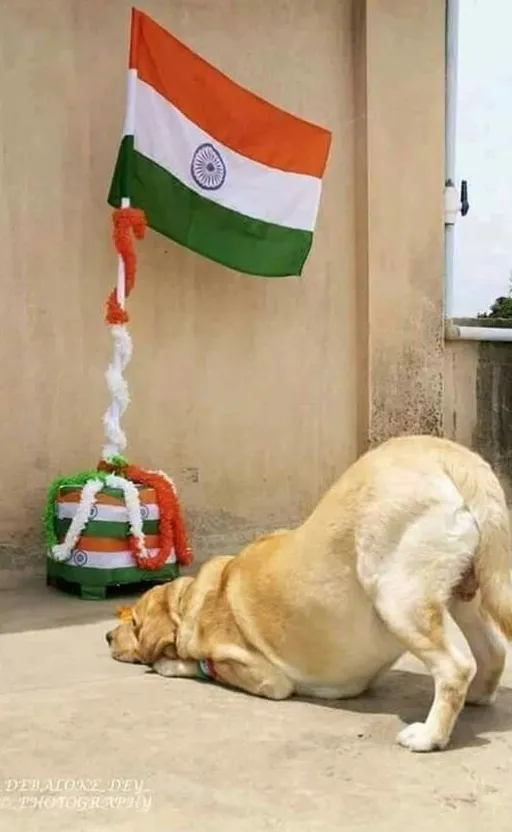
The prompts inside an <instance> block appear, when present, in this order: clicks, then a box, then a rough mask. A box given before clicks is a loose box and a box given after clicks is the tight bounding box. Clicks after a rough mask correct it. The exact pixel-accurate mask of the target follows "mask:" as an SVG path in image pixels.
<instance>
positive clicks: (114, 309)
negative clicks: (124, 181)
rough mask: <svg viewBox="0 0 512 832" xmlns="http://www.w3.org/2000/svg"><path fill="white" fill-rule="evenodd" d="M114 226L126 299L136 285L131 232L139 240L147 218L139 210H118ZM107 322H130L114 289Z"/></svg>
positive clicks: (113, 216)
mask: <svg viewBox="0 0 512 832" xmlns="http://www.w3.org/2000/svg"><path fill="white" fill-rule="evenodd" d="M112 221H113V224H114V230H113V238H114V245H115V247H116V251H117V253H118V254H119V255H120V256H121V257H122V258H123V262H124V273H125V284H126V289H125V292H126V297H128V296H129V294H130V292H131V291H132V289H133V287H134V285H135V268H136V265H137V255H136V254H135V246H134V245H133V238H132V235H131V232H132V231H133V233H134V235H135V237H136V238H137V239H138V240H142V239H143V238H144V234H145V233H146V226H147V223H146V217H145V215H144V211H141V210H140V209H139V208H116V210H115V211H113V213H112ZM105 317H106V320H107V323H109V324H111V325H112V324H126V323H128V321H129V316H128V312H127V311H126V309H123V308H122V306H120V304H119V301H118V300H117V290H116V289H113V290H112V292H111V293H110V295H109V297H108V300H107V311H106V316H105Z"/></svg>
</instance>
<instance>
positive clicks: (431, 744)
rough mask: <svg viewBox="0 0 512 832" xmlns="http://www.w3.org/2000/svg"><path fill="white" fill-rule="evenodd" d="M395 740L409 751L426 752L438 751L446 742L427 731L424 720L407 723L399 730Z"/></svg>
mask: <svg viewBox="0 0 512 832" xmlns="http://www.w3.org/2000/svg"><path fill="white" fill-rule="evenodd" d="M396 741H397V743H398V744H399V745H402V746H403V747H404V748H408V749H409V751H417V752H426V751H439V750H440V749H442V748H444V747H445V745H446V742H443V741H441V740H440V739H439V737H436V736H434V735H433V734H432V731H429V729H428V728H427V726H426V725H425V723H424V722H414V723H413V724H412V725H408V726H407V727H406V728H404V729H403V731H400V733H399V734H398V736H397V738H396Z"/></svg>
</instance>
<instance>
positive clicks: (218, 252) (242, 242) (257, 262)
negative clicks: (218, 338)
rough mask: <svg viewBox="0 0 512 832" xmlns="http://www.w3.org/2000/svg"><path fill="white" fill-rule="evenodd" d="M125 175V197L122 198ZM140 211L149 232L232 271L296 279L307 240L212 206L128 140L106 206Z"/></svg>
mask: <svg viewBox="0 0 512 832" xmlns="http://www.w3.org/2000/svg"><path fill="white" fill-rule="evenodd" d="M126 170H129V176H128V177H127V181H128V182H130V186H129V188H128V191H129V192H128V193H127V194H126V193H124V192H123V185H124V182H125V179H124V177H125V172H126ZM123 196H129V197H130V200H131V204H132V205H133V206H134V207H136V208H142V209H143V210H144V212H145V214H146V218H147V221H148V224H149V226H150V227H151V228H153V229H154V230H155V231H158V232H160V233H161V234H163V235H164V236H165V237H169V238H171V239H172V240H174V241H175V242H177V243H180V244H181V245H183V246H186V247H187V248H189V249H192V250H193V251H195V252H197V253H198V254H202V255H203V256H204V257H209V258H210V259H211V260H215V261H216V262H218V263H222V264H223V265H225V266H228V267H230V268H232V269H235V270H236V271H240V272H245V273H246V274H252V275H259V276H262V277H291V276H298V275H300V274H302V269H303V267H304V263H305V260H306V258H307V256H308V254H309V250H310V248H311V243H312V239H313V235H312V233H311V231H299V230H296V229H292V228H285V227H282V226H279V225H273V224H272V223H266V222H262V221H261V220H255V219H251V218H250V217H247V216H244V215H243V214H239V213H237V212H236V211H231V210H230V209H228V208H224V207H223V206H221V205H216V204H215V203H213V202H211V201H210V200H208V199H205V198H204V197H202V196H199V194H196V193H195V192H194V191H191V190H190V189H189V188H187V187H186V186H185V185H183V183H181V182H179V181H178V180H177V179H176V178H175V177H174V176H172V174H170V173H168V172H167V171H165V170H164V169H163V168H161V167H160V166H159V165H157V164H155V163H154V162H152V161H151V160H150V159H147V158H146V157H145V156H143V155H142V154H140V153H137V151H135V150H134V149H133V137H130V136H125V138H124V139H123V141H122V143H121V148H120V151H119V155H118V159H117V163H116V167H115V171H114V176H113V179H112V185H111V188H110V193H109V196H108V202H109V204H110V205H112V206H114V207H119V206H120V204H121V197H123Z"/></svg>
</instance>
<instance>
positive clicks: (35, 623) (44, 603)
mask: <svg viewBox="0 0 512 832" xmlns="http://www.w3.org/2000/svg"><path fill="white" fill-rule="evenodd" d="M143 591H144V587H141V586H136V587H132V588H130V590H127V588H126V587H120V588H117V589H116V590H115V591H112V592H111V593H110V594H109V597H108V598H106V599H105V600H104V601H88V600H83V599H82V598H78V597H76V596H75V595H72V594H70V593H67V592H63V591H62V590H60V589H57V588H55V587H52V586H46V581H45V578H41V579H40V580H36V579H31V580H30V581H27V582H26V584H23V585H22V586H19V587H17V588H16V589H4V590H0V635H6V634H7V633H22V632H27V631H29V630H50V629H54V628H56V627H74V626H78V625H81V624H93V623H95V622H98V621H108V620H110V619H112V618H113V617H115V615H116V610H117V608H118V607H119V606H121V605H124V604H130V603H133V602H134V601H135V600H136V599H137V598H138V597H139V596H140V595H141V594H142V592H143Z"/></svg>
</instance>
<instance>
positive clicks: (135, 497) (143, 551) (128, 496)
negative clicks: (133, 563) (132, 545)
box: [106, 474, 149, 558]
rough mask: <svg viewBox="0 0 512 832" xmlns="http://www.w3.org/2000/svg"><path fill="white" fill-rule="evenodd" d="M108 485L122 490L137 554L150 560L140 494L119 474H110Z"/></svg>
mask: <svg viewBox="0 0 512 832" xmlns="http://www.w3.org/2000/svg"><path fill="white" fill-rule="evenodd" d="M106 484H107V485H108V486H109V487H110V488H120V489H121V491H122V492H123V495H124V501H125V504H126V511H127V512H128V522H129V524H130V532H131V533H132V535H133V537H134V538H135V541H136V544H137V552H138V554H139V556H140V557H142V558H148V557H149V552H148V550H147V548H146V537H145V534H144V532H143V530H142V523H143V520H142V513H141V510H140V499H139V492H138V489H137V488H136V486H135V485H134V484H133V482H130V480H127V479H126V478H125V477H120V476H119V475H118V474H109V475H108V477H107V478H106Z"/></svg>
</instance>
